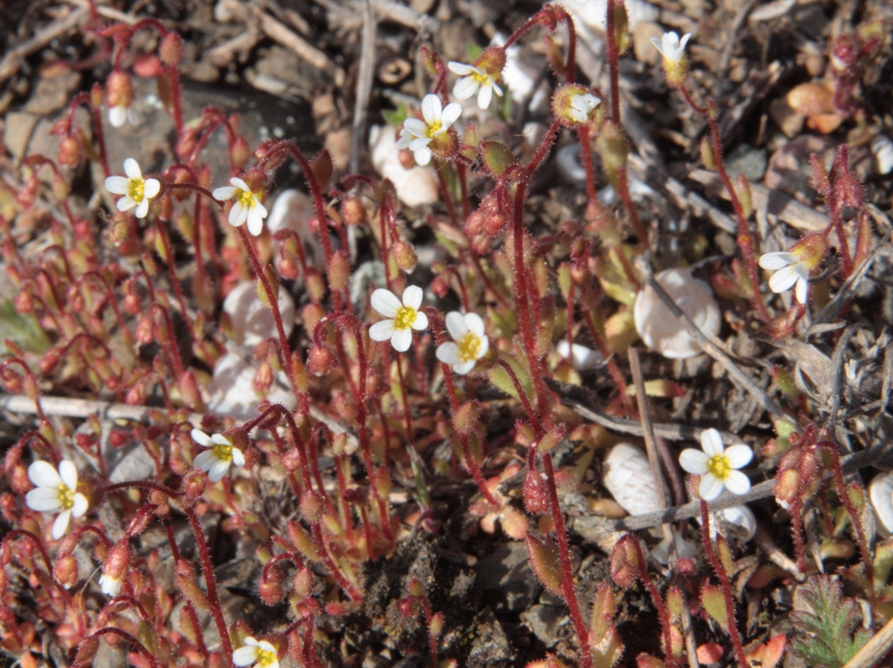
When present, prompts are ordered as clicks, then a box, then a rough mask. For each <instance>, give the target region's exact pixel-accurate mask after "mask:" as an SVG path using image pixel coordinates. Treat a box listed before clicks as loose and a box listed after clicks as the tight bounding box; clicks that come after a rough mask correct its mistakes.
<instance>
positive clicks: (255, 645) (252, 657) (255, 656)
mask: <svg viewBox="0 0 893 668" xmlns="http://www.w3.org/2000/svg"><path fill="white" fill-rule="evenodd" d="M233 663H234V664H236V665H237V666H240V667H241V666H257V667H258V668H279V652H277V651H276V648H275V647H273V645H272V644H271V643H269V642H267V641H266V640H256V639H255V638H252V637H251V636H248V637H247V638H245V644H244V645H242V646H241V647H240V648H239V649H237V650H236V651H235V652H233Z"/></svg>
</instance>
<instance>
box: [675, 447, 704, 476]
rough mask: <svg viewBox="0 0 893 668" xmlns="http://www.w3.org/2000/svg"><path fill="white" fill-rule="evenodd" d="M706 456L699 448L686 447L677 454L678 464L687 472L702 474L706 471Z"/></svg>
mask: <svg viewBox="0 0 893 668" xmlns="http://www.w3.org/2000/svg"><path fill="white" fill-rule="evenodd" d="M707 460H708V457H707V455H705V454H704V453H703V452H701V451H700V450H695V449H694V448H686V449H685V450H683V451H682V454H681V455H679V466H681V467H682V469H683V470H684V471H685V472H687V473H696V474H698V475H704V474H705V473H707Z"/></svg>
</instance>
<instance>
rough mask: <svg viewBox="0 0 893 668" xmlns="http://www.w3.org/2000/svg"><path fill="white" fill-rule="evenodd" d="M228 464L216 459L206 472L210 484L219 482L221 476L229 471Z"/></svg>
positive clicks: (221, 478)
mask: <svg viewBox="0 0 893 668" xmlns="http://www.w3.org/2000/svg"><path fill="white" fill-rule="evenodd" d="M229 464H230V463H229V462H226V461H223V460H220V459H218V460H217V461H216V462H214V465H213V466H212V467H211V469H210V470H209V471H208V480H210V481H211V482H220V481H221V480H223V476H225V475H226V472H227V471H229Z"/></svg>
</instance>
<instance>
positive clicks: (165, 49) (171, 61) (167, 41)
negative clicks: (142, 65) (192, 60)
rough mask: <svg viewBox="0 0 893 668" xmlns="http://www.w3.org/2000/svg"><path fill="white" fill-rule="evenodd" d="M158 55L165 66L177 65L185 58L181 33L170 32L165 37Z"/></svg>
mask: <svg viewBox="0 0 893 668" xmlns="http://www.w3.org/2000/svg"><path fill="white" fill-rule="evenodd" d="M158 54H159V55H160V56H161V62H162V63H164V64H165V65H177V64H178V63H179V62H180V60H181V59H182V58H183V39H182V38H181V37H180V35H179V33H176V32H169V33H168V34H167V35H165V36H164V39H162V40H161V46H160V47H159V49H158Z"/></svg>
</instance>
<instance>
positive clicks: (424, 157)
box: [412, 146, 431, 167]
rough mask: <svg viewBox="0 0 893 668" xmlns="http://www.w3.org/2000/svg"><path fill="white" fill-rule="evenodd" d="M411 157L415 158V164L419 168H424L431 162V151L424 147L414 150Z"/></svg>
mask: <svg viewBox="0 0 893 668" xmlns="http://www.w3.org/2000/svg"><path fill="white" fill-rule="evenodd" d="M412 157H413V158H415V161H416V164H417V165H418V166H419V167H424V166H425V165H427V164H428V163H429V162H431V149H430V148H428V147H427V146H425V147H424V148H420V149H418V150H415V151H413V152H412Z"/></svg>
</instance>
